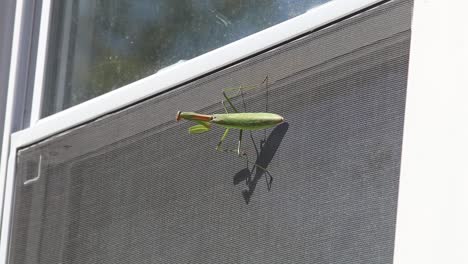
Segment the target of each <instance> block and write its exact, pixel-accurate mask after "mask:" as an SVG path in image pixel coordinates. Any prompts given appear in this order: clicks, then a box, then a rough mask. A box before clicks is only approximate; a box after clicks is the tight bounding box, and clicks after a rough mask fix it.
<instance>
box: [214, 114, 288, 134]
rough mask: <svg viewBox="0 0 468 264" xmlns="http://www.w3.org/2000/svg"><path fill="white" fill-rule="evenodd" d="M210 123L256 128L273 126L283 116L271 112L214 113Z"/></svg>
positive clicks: (280, 120)
mask: <svg viewBox="0 0 468 264" xmlns="http://www.w3.org/2000/svg"><path fill="white" fill-rule="evenodd" d="M212 117H213V118H212V119H211V121H210V122H211V123H213V124H216V125H219V126H221V127H225V128H236V129H245V130H258V129H265V128H270V127H274V126H276V125H278V124H280V123H282V122H283V120H284V119H283V117H282V116H280V115H277V114H272V113H232V114H214V115H212Z"/></svg>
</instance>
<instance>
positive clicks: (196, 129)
mask: <svg viewBox="0 0 468 264" xmlns="http://www.w3.org/2000/svg"><path fill="white" fill-rule="evenodd" d="M265 82H268V77H267V78H265V80H264V81H263V82H262V84H263V83H265ZM255 87H256V86H253V87H238V88H230V89H224V90H223V97H224V99H225V100H226V101H227V103H228V104H229V106H230V107H231V108H232V109H233V111H234V113H230V112H229V111H228V110H227V107H226V104H225V101H224V100H222V101H221V104H222V105H223V108H224V111H225V113H224V114H212V115H205V114H199V113H194V112H181V111H178V112H177V116H176V120H177V121H179V120H181V119H185V120H189V121H193V122H195V123H197V125H195V126H192V127H190V128H189V133H190V134H200V133H205V132H207V131H210V130H211V126H212V125H218V126H220V127H223V128H225V130H224V133H223V135H222V136H221V139H220V141H219V143H218V144H217V146H216V150H217V151H229V150H224V149H222V144H223V141H224V139H225V138H226V137H227V135H228V133H229V131H230V130H231V129H238V130H239V140H238V145H237V150H234V152H236V153H237V155H238V156H239V157H244V156H246V154H245V153H243V152H242V151H241V145H242V134H243V131H244V130H250V131H252V130H262V129H266V128H271V127H275V126H277V125H279V124H281V123H282V122H284V118H283V117H282V116H280V115H278V114H274V113H267V112H268V102H267V107H266V112H264V113H257V112H255V113H245V112H242V113H241V112H239V111H238V110H237V108H236V107H235V106H234V104H233V103H232V101H231V99H232V98H231V97H229V96H228V95H227V94H226V91H229V90H233V89H235V90H238V92H239V93H240V95H241V97H242V102H243V104H244V109H245V108H246V107H245V102H244V97H243V91H245V90H246V89H252V88H255ZM266 87H267V89H268V83H267V86H266ZM267 94H268V90H267ZM267 98H268V97H267ZM245 159H246V160H247V162H248V161H249V160H248V158H245ZM254 166H256V167H257V168H260V169H262V170H264V171H265V172H266V173H268V170H267V169H266V168H263V167H261V166H259V165H257V164H254ZM268 174H269V173H268ZM270 177H271V175H270Z"/></svg>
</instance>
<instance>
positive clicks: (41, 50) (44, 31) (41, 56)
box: [30, 0, 51, 126]
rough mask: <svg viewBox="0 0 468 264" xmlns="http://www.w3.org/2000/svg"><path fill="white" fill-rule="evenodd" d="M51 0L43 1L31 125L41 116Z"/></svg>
mask: <svg viewBox="0 0 468 264" xmlns="http://www.w3.org/2000/svg"><path fill="white" fill-rule="evenodd" d="M50 9H51V0H43V1H42V9H41V25H40V28H39V41H38V47H37V59H36V74H35V76H34V92H33V98H32V107H31V120H30V126H34V124H35V123H36V122H37V121H38V120H39V119H40V118H41V107H42V95H43V93H44V77H45V66H46V59H47V40H48V37H49V28H50V26H49V24H50V23H49V21H50Z"/></svg>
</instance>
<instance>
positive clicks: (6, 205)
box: [0, 0, 24, 263]
mask: <svg viewBox="0 0 468 264" xmlns="http://www.w3.org/2000/svg"><path fill="white" fill-rule="evenodd" d="M23 4H24V2H23V0H17V1H16V8H15V23H14V27H13V40H12V46H11V61H10V76H9V80H8V91H7V93H8V95H7V103H6V109H5V126H4V132H3V145H2V146H3V147H2V155H1V164H0V165H1V167H0V191H1V193H0V194H1V202H2V203H1V205H2V217H1V223H2V226H1V233H0V235H1V236H0V238H1V239H0V263H6V259H5V258H6V250H7V241H8V233H9V232H8V230H9V228H8V226H9V222H10V206H11V198H12V197H11V195H10V193H11V192H12V191H13V186H11V185H10V182H7V175H9V177H10V178H12V177H13V174H10V173H11V170H13V169H14V161H15V159H14V158H10V159H8V156H9V153H12V156H13V153H16V151H12V152H9V150H10V149H13V150H15V149H16V148H15V147H12V148H10V133H11V132H12V124H13V118H14V109H15V96H16V90H17V89H16V81H17V71H18V65H19V61H18V58H19V51H20V41H21V29H22V21H23V7H24V5H23ZM7 170H8V171H7ZM7 172H8V173H7Z"/></svg>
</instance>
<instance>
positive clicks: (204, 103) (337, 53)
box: [9, 1, 412, 263]
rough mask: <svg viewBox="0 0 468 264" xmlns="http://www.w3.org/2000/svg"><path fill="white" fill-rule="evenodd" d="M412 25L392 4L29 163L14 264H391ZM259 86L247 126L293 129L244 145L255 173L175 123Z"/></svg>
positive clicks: (34, 155)
mask: <svg viewBox="0 0 468 264" xmlns="http://www.w3.org/2000/svg"><path fill="white" fill-rule="evenodd" d="M411 12H412V1H389V2H386V3H384V4H381V5H379V6H376V7H374V8H371V9H368V10H366V11H364V12H361V13H359V14H356V15H354V16H352V17H349V18H347V19H344V20H341V21H339V22H337V23H334V24H332V25H329V26H327V27H325V28H322V29H320V30H317V31H314V32H311V33H310V34H307V35H305V36H303V37H301V38H298V39H296V40H294V41H290V42H288V43H285V44H284V45H281V46H279V47H276V48H274V49H271V50H269V51H267V52H264V53H262V54H259V55H257V56H254V57H252V58H249V59H247V60H244V61H242V62H240V63H238V64H236V65H233V66H231V67H228V68H226V69H223V70H220V71H218V72H215V73H213V74H210V75H208V76H205V77H203V78H200V79H197V80H195V81H193V82H191V83H189V84H186V85H183V86H181V87H178V88H176V89H173V90H171V91H168V92H166V93H163V94H161V95H158V96H155V97H153V98H149V99H147V100H145V101H142V102H140V103H138V104H135V105H133V106H131V107H127V108H125V109H122V110H121V111H118V112H115V113H112V114H108V115H105V116H103V117H101V118H99V119H97V120H94V121H92V122H89V123H87V124H83V125H81V126H79V127H76V128H74V129H71V130H69V131H66V132H63V133H60V134H58V135H55V136H53V137H51V138H49V139H47V140H44V141H42V142H39V143H37V144H35V145H33V146H29V147H28V148H25V149H22V150H20V151H19V152H18V158H17V170H16V187H15V204H14V216H13V227H12V230H11V242H10V256H9V263H392V256H393V243H394V236H395V220H396V209H397V195H398V180H399V169H400V157H401V144H402V131H403V118H404V105H405V94H406V82H407V71H408V57H409V44H410V22H411ZM266 77H268V86H267V85H266V83H263V84H261V83H262V81H263V80H264V79H265V78H266ZM251 85H257V86H258V87H257V89H250V90H247V91H245V105H246V107H247V110H248V111H257V112H258V111H265V108H266V107H268V111H269V112H273V113H277V114H280V115H282V116H283V117H284V118H285V121H286V122H285V123H283V124H281V125H279V126H277V127H275V128H272V129H268V130H265V131H263V130H262V131H254V132H252V133H248V132H245V133H244V137H243V142H242V149H243V151H245V152H246V153H247V154H248V159H249V161H250V162H246V160H245V159H243V158H239V157H237V156H236V155H235V154H234V153H229V152H218V151H216V150H215V146H216V144H217V143H218V141H219V139H220V137H221V135H222V133H223V129H221V128H217V127H214V128H213V129H212V131H209V132H207V133H204V134H200V135H189V134H188V131H187V129H188V127H189V126H191V125H193V124H189V122H187V121H181V122H175V114H176V112H177V111H178V110H183V111H195V112H200V113H222V112H224V110H223V107H222V105H221V103H220V101H221V100H222V94H221V92H222V89H223V88H227V87H239V86H244V87H247V86H251ZM234 104H235V105H236V106H238V108H240V109H243V106H242V102H241V98H240V96H237V97H236V98H235V99H234ZM237 140H238V131H236V130H232V131H231V132H230V134H229V135H228V137H227V138H226V139H225V143H224V147H225V148H226V149H234V148H236V146H237V145H236V144H237ZM254 163H256V164H257V165H259V166H262V167H266V168H267V170H268V172H269V174H271V178H272V179H273V180H272V181H271V186H270V185H269V183H270V177H269V175H268V174H267V173H265V171H263V170H260V169H258V167H255V166H254V165H253V164H254ZM37 177H39V178H37ZM25 182H26V184H25Z"/></svg>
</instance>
